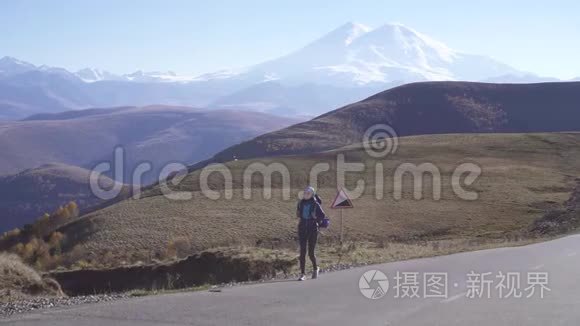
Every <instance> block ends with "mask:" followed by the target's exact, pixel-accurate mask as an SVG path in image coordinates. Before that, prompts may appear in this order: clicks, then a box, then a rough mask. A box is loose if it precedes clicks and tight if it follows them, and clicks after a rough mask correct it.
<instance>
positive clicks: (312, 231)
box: [298, 220, 318, 274]
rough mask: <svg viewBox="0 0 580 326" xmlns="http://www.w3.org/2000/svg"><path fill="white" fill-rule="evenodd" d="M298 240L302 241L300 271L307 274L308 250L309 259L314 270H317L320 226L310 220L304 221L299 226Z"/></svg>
mask: <svg viewBox="0 0 580 326" xmlns="http://www.w3.org/2000/svg"><path fill="white" fill-rule="evenodd" d="M298 239H299V241H300V271H301V272H302V274H305V271H306V250H307V249H308V257H310V261H311V262H312V268H313V269H314V270H316V267H317V266H318V265H317V264H316V255H315V254H314V250H315V249H316V241H317V240H318V226H317V225H316V222H314V221H309V220H306V221H305V220H302V221H300V224H298Z"/></svg>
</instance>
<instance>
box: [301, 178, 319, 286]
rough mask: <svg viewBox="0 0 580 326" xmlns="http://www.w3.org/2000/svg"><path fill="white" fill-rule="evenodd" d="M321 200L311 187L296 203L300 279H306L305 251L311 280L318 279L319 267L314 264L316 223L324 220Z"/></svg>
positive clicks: (305, 190)
mask: <svg viewBox="0 0 580 326" xmlns="http://www.w3.org/2000/svg"><path fill="white" fill-rule="evenodd" d="M320 204H321V200H320V197H318V195H316V192H315V190H314V188H313V187H310V186H309V187H306V189H304V196H303V198H302V200H300V201H299V202H298V207H297V209H296V217H298V218H299V219H300V222H299V223H298V239H299V241H300V272H301V274H300V278H299V279H298V280H299V281H304V280H305V279H306V276H305V274H306V251H308V257H309V258H310V261H311V262H312V269H313V271H312V278H313V279H316V278H318V272H319V270H320V269H319V267H318V265H317V263H316V255H315V252H314V251H315V249H316V242H317V241H318V223H319V222H320V221H321V220H322V219H323V218H324V211H323V210H322V207H321V206H320Z"/></svg>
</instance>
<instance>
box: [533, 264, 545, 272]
mask: <svg viewBox="0 0 580 326" xmlns="http://www.w3.org/2000/svg"><path fill="white" fill-rule="evenodd" d="M542 267H544V264H540V265H536V266H534V267H532V270H533V271H537V270H538V269H540V268H542Z"/></svg>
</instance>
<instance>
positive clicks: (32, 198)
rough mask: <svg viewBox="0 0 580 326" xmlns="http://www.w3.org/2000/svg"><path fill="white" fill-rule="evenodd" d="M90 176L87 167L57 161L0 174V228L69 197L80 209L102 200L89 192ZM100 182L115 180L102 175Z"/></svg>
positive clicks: (106, 185) (23, 220)
mask: <svg viewBox="0 0 580 326" xmlns="http://www.w3.org/2000/svg"><path fill="white" fill-rule="evenodd" d="M89 176H90V171H89V170H87V169H83V168H79V167H76V166H71V165H66V164H57V163H52V164H45V165H42V166H40V167H38V168H34V169H28V170H25V171H22V172H20V173H18V174H15V175H10V176H0V198H2V200H1V201H0V217H1V219H0V232H3V231H7V230H9V229H12V228H16V227H22V226H23V225H24V224H27V223H30V222H32V221H34V220H36V219H37V218H39V217H41V216H42V215H43V214H44V213H49V212H52V211H55V210H56V209H57V208H58V207H59V206H61V205H65V204H67V203H69V202H71V201H73V202H75V203H76V204H77V205H78V207H79V208H80V209H81V210H83V209H85V208H88V207H91V206H94V205H97V204H100V203H102V202H103V201H102V200H101V199H99V198H97V197H96V196H94V195H93V194H92V192H91V189H90V185H89ZM100 184H101V185H102V186H103V187H104V189H109V188H111V187H113V184H114V181H113V180H111V179H110V178H108V177H106V176H101V180H100ZM126 193H127V191H124V192H123V193H122V194H123V195H126Z"/></svg>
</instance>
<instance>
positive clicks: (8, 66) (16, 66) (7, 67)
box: [0, 56, 36, 76]
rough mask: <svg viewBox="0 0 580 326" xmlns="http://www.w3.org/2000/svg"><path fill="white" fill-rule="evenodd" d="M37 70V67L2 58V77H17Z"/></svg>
mask: <svg viewBox="0 0 580 326" xmlns="http://www.w3.org/2000/svg"><path fill="white" fill-rule="evenodd" d="M34 69H36V66H35V65H33V64H31V63H28V62H26V61H22V60H19V59H16V58H13V57H8V56H6V57H3V58H0V75H5V76H9V75H15V74H20V73H23V72H27V71H30V70H34Z"/></svg>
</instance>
